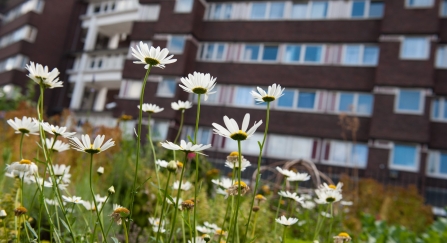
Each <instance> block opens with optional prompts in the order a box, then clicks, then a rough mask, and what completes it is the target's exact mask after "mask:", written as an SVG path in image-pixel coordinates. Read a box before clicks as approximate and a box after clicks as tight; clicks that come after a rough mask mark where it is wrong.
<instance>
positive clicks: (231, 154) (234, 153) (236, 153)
mask: <svg viewBox="0 0 447 243" xmlns="http://www.w3.org/2000/svg"><path fill="white" fill-rule="evenodd" d="M229 156H239V153H238V152H236V151H233V152H231V153H230V155H229Z"/></svg>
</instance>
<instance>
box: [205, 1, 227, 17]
mask: <svg viewBox="0 0 447 243" xmlns="http://www.w3.org/2000/svg"><path fill="white" fill-rule="evenodd" d="M232 9H233V5H232V4H231V3H215V4H211V5H210V8H209V15H208V19H215V20H223V19H231V13H232Z"/></svg>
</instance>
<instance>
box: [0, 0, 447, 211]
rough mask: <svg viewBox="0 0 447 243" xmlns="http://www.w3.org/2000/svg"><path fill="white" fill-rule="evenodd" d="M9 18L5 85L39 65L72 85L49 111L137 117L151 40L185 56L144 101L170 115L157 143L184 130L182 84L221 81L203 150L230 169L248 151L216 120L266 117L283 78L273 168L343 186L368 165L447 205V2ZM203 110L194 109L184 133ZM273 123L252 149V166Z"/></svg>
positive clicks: (182, 5)
mask: <svg viewBox="0 0 447 243" xmlns="http://www.w3.org/2000/svg"><path fill="white" fill-rule="evenodd" d="M2 16H3V18H2V25H1V26H0V85H2V86H3V89H8V88H7V87H11V85H19V86H21V85H22V84H23V83H24V82H26V80H27V78H26V76H25V74H26V72H25V71H24V69H23V67H24V64H25V63H28V62H29V61H34V62H38V63H42V64H44V65H48V66H49V67H58V68H59V69H60V70H61V72H62V76H61V79H62V80H64V81H65V85H64V88H63V89H62V90H61V91H59V90H58V92H54V94H53V95H52V96H51V97H50V98H49V99H50V104H51V105H49V106H48V107H47V109H48V112H49V113H50V114H54V113H57V112H60V111H61V109H62V108H63V107H68V108H70V109H72V110H74V111H75V112H76V113H77V114H78V119H79V120H80V121H85V120H87V119H88V120H89V122H91V123H93V124H95V125H107V126H114V125H116V118H117V117H119V116H121V115H122V114H127V115H132V116H134V117H137V112H138V110H137V105H138V103H139V95H140V90H141V86H142V79H143V77H144V74H145V70H144V69H143V67H142V65H135V64H133V61H134V60H133V57H132V55H131V51H130V47H134V46H135V45H136V44H137V43H138V42H140V41H143V42H145V43H149V45H153V46H161V47H167V48H168V49H169V51H170V53H172V54H174V55H175V57H174V58H176V59H177V62H176V63H174V64H170V65H167V67H166V68H165V69H155V68H154V69H153V70H152V71H151V75H150V77H149V82H148V84H147V86H146V92H145V102H147V103H155V104H157V105H159V106H161V107H164V108H165V110H164V111H163V112H161V113H157V114H154V115H153V120H152V121H150V122H151V123H152V124H153V126H152V127H153V128H154V131H153V134H154V136H155V138H154V139H155V140H165V139H172V138H173V137H175V134H176V133H177V131H178V130H177V129H178V127H179V121H180V114H179V113H178V112H175V111H173V110H172V109H170V104H171V102H173V101H177V100H179V99H180V100H186V99H189V100H191V101H194V100H195V99H194V98H195V97H193V96H189V95H188V94H187V93H185V92H183V91H182V89H181V88H180V87H178V84H179V81H180V78H181V77H185V76H187V75H188V74H189V73H192V72H194V71H198V72H205V73H210V74H211V75H212V76H214V77H217V82H218V85H217V86H216V91H217V93H216V94H215V95H212V96H210V98H209V100H208V101H204V102H203V103H202V105H203V106H202V112H201V120H200V130H199V141H200V143H203V144H208V143H211V144H213V147H212V149H210V150H209V151H207V152H208V154H209V158H210V160H212V161H214V162H216V163H218V162H222V161H224V159H225V156H226V155H227V154H228V153H229V152H231V151H234V150H237V147H236V144H235V143H232V142H229V141H228V140H227V139H225V138H222V137H220V136H217V135H214V134H213V133H212V126H211V123H212V122H217V123H222V117H223V116H224V115H228V116H229V117H232V118H235V119H236V120H237V121H241V120H242V118H243V116H244V114H245V113H247V112H249V113H250V114H251V117H252V121H251V122H252V123H253V122H254V121H258V120H261V119H262V120H264V121H265V105H263V104H260V105H259V104H256V103H255V101H254V99H253V98H252V97H251V95H250V91H251V90H254V89H255V88H256V87H257V86H260V87H262V88H266V87H267V86H269V85H271V84H273V83H278V84H281V85H282V86H284V87H285V88H286V91H285V93H284V96H283V97H282V98H281V99H279V101H275V102H274V103H273V104H272V109H271V123H270V130H269V131H270V134H269V135H268V139H267V145H266V149H265V150H264V159H263V163H264V164H271V163H273V162H276V161H279V160H291V159H299V158H304V159H308V160H312V161H314V162H315V163H316V164H317V166H318V168H319V169H320V170H322V171H324V172H327V173H328V174H330V175H331V176H332V177H337V175H339V174H340V173H343V172H347V173H349V174H352V173H353V172H354V171H356V170H357V168H358V169H359V174H360V176H361V177H371V178H375V179H377V180H379V181H382V182H384V183H389V184H399V185H408V184H414V185H416V186H417V187H418V188H419V190H420V192H421V193H422V194H423V195H425V196H426V198H427V200H428V202H429V203H431V204H433V205H437V206H444V205H446V204H447V180H446V179H447V139H446V138H447V123H446V122H447V99H446V97H447V81H446V80H447V70H446V69H447V19H446V18H445V17H446V16H447V1H445V0H388V1H373V0H332V1H322V0H314V1H224V0H126V1H101V0H89V1H76V0H64V1H60V0H45V1H43V0H29V1H23V0H11V1H7V2H6V4H4V5H3V10H2ZM195 112H196V111H195V109H194V108H193V109H190V110H188V111H187V112H186V116H185V127H184V129H185V130H184V132H183V136H184V137H186V135H188V134H192V130H193V127H194V122H195V117H196V113H195ZM145 122H146V123H147V122H148V121H145ZM131 126H133V125H132V124H131ZM263 128H264V125H263V126H261V128H260V129H259V131H258V132H257V133H256V134H255V135H254V138H253V139H251V141H247V142H244V143H243V152H244V156H246V157H248V158H249V159H250V160H251V161H252V163H255V161H256V156H257V154H258V146H257V143H256V141H257V140H260V139H261V138H262V136H263V134H262V130H263ZM130 131H132V129H130Z"/></svg>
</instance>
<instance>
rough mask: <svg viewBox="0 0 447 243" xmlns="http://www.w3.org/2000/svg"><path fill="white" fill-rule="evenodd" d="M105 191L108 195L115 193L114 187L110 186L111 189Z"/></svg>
mask: <svg viewBox="0 0 447 243" xmlns="http://www.w3.org/2000/svg"><path fill="white" fill-rule="evenodd" d="M107 191H109V193H110V194H114V193H115V187H113V186H111V187H109V189H108V190H107Z"/></svg>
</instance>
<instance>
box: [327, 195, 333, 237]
mask: <svg viewBox="0 0 447 243" xmlns="http://www.w3.org/2000/svg"><path fill="white" fill-rule="evenodd" d="M330 205H331V207H330V208H331V222H330V224H329V235H328V237H327V239H328V242H329V243H330V242H331V239H332V223H333V222H334V210H333V203H330Z"/></svg>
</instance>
